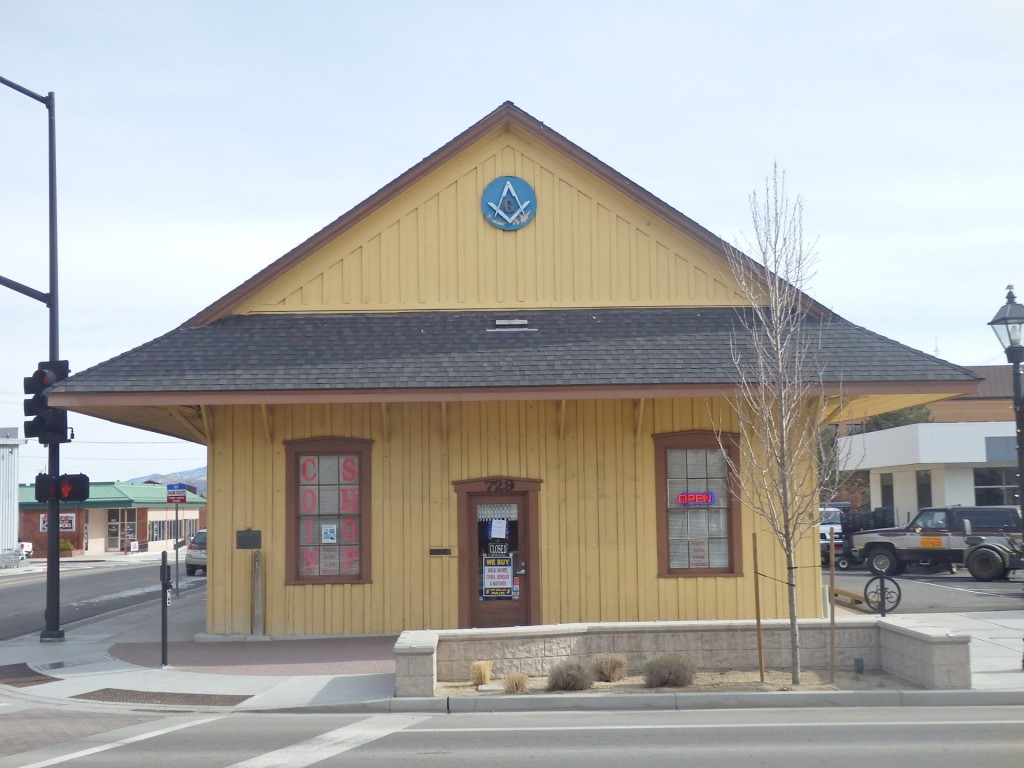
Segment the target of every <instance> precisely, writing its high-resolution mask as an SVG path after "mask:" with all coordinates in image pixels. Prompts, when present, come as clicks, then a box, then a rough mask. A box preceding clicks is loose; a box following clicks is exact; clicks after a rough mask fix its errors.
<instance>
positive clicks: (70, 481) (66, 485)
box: [57, 475, 89, 501]
mask: <svg viewBox="0 0 1024 768" xmlns="http://www.w3.org/2000/svg"><path fill="white" fill-rule="evenodd" d="M57 498H59V499H60V500H61V501H86V500H87V499H88V498H89V476H88V475H61V476H60V477H58V478H57Z"/></svg>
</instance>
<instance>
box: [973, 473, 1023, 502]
mask: <svg viewBox="0 0 1024 768" xmlns="http://www.w3.org/2000/svg"><path fill="white" fill-rule="evenodd" d="M974 503H975V504H978V505H982V506H984V505H991V504H1014V505H1015V504H1017V503H1018V501H1017V470H1016V468H1014V467H975V469H974Z"/></svg>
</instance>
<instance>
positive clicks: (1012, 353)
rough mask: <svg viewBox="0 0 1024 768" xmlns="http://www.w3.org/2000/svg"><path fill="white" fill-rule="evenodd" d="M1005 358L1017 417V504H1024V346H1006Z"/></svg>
mask: <svg viewBox="0 0 1024 768" xmlns="http://www.w3.org/2000/svg"><path fill="white" fill-rule="evenodd" d="M1006 359H1007V360H1008V361H1009V363H1010V364H1011V365H1012V366H1013V412H1014V414H1015V415H1016V419H1017V504H1018V505H1021V504H1024V441H1022V439H1021V438H1022V435H1024V394H1022V392H1021V381H1020V364H1021V362H1024V347H1022V346H1017V345H1014V346H1009V347H1007V348H1006Z"/></svg>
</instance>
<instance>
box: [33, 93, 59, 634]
mask: <svg viewBox="0 0 1024 768" xmlns="http://www.w3.org/2000/svg"><path fill="white" fill-rule="evenodd" d="M43 103H44V104H46V112H47V114H48V116H49V121H48V122H49V131H48V133H49V187H50V295H49V301H48V302H47V306H48V307H49V309H50V358H49V359H50V360H59V359H60V316H59V310H58V308H59V306H60V304H59V302H58V301H57V121H56V115H55V110H56V100H55V98H54V95H53V91H50V92H49V93H48V94H47V95H46V99H45V100H44V101H43ZM61 437H63V435H62V436H61ZM49 472H50V476H51V477H60V443H59V442H58V443H51V444H50V446H49ZM46 526H47V529H46V628H45V629H44V630H43V631H42V633H41V634H40V636H39V639H40V640H41V641H45V640H63V639H64V630H63V629H61V628H60V500H59V499H58V498H57V496H56V494H54V495H53V496H52V497H51V498H50V503H49V504H48V505H47V512H46Z"/></svg>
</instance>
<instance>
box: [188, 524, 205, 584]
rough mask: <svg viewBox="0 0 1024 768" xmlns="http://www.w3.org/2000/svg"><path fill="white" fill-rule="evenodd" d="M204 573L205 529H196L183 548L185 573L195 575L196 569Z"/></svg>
mask: <svg viewBox="0 0 1024 768" xmlns="http://www.w3.org/2000/svg"><path fill="white" fill-rule="evenodd" d="M197 570H201V571H202V572H203V573H204V574H205V573H206V529H205V528H203V529H202V530H199V531H196V535H195V536H193V537H192V541H190V542H189V543H188V547H187V548H186V550H185V573H186V574H188V575H189V576H195V575H196V571H197Z"/></svg>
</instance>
